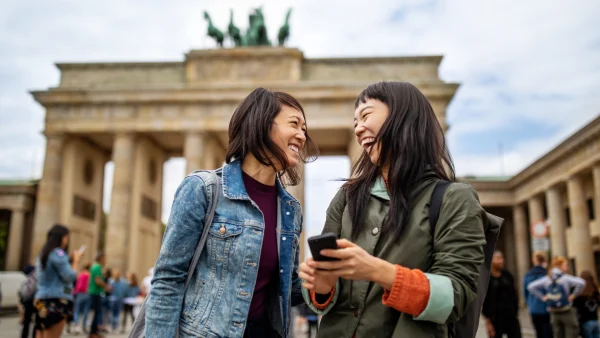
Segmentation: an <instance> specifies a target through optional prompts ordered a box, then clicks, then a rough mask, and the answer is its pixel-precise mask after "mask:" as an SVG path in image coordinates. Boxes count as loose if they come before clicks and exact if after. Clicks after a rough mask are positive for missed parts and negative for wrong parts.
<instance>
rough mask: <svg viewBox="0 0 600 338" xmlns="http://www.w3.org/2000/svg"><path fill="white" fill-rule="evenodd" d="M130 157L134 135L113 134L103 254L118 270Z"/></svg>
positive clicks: (124, 241)
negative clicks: (111, 170)
mask: <svg viewBox="0 0 600 338" xmlns="http://www.w3.org/2000/svg"><path fill="white" fill-rule="evenodd" d="M134 157H135V135H133V134H132V133H122V134H117V135H116V137H115V143H114V146H113V163H114V166H115V169H114V176H113V186H112V196H111V200H110V213H109V215H108V222H107V226H106V258H107V264H108V266H111V267H114V268H118V269H120V270H121V271H125V270H124V269H125V267H126V264H125V263H126V259H127V247H128V242H129V235H130V234H129V230H130V226H131V224H130V223H131V208H132V205H131V199H132V181H133V180H132V178H133V166H134ZM143 174H147V173H143ZM144 176H145V175H144Z"/></svg>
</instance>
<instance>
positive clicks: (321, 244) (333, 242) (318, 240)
mask: <svg viewBox="0 0 600 338" xmlns="http://www.w3.org/2000/svg"><path fill="white" fill-rule="evenodd" d="M308 246H309V247H310V252H311V253H312V256H313V259H314V260H315V261H337V260H338V259H337V258H331V257H325V256H323V255H321V250H323V249H334V250H335V249H337V248H338V246H337V236H336V235H335V234H334V233H332V232H328V233H324V234H322V235H318V236H313V237H310V238H309V239H308Z"/></svg>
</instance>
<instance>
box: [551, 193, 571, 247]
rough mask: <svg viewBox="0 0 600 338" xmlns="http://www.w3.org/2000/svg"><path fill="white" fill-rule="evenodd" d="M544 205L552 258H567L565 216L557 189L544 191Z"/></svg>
mask: <svg viewBox="0 0 600 338" xmlns="http://www.w3.org/2000/svg"><path fill="white" fill-rule="evenodd" d="M546 204H547V205H548V216H549V218H550V241H551V244H550V248H551V250H552V255H553V256H563V257H567V240H566V236H567V234H566V230H567V216H566V214H565V211H564V209H563V203H562V196H561V193H560V191H559V189H558V187H556V186H553V187H550V189H548V190H546Z"/></svg>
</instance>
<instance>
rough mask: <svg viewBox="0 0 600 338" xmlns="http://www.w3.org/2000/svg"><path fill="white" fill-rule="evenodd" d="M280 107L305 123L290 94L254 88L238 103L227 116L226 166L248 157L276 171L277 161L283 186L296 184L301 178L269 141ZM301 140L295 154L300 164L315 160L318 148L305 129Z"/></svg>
mask: <svg viewBox="0 0 600 338" xmlns="http://www.w3.org/2000/svg"><path fill="white" fill-rule="evenodd" d="M282 106H288V107H291V108H294V109H296V110H297V111H299V112H300V113H302V116H303V117H304V119H305V120H306V115H305V114H304V109H303V108H302V105H301V104H300V102H298V100H296V99H295V98H294V97H293V96H291V95H290V94H287V93H284V92H276V91H271V90H268V89H265V88H256V89H254V90H253V91H252V92H251V93H250V94H249V95H248V96H247V97H246V98H245V99H244V101H242V103H240V105H239V106H238V107H237V108H236V110H235V112H234V113H233V116H232V117H231V120H230V122H229V146H228V147H227V154H226V155H225V161H226V162H227V163H230V162H231V161H233V160H235V159H243V158H244V157H246V155H248V154H252V155H253V156H254V157H255V158H256V159H257V160H258V162H260V163H261V164H263V165H266V166H269V167H271V168H273V169H274V170H276V165H275V164H276V162H279V163H280V164H281V166H282V167H283V170H282V172H281V173H278V176H279V177H280V178H282V177H283V176H284V175H285V178H286V179H285V181H286V182H285V183H286V185H297V184H298V183H300V179H301V178H300V175H299V174H298V169H297V168H290V167H288V165H287V157H286V155H285V153H284V152H283V151H282V150H281V149H279V147H278V146H277V145H276V144H275V143H274V142H273V141H272V140H271V136H270V131H271V128H273V121H274V120H275V117H277V115H278V114H279V112H280V111H281V108H282ZM305 137H306V141H305V142H304V148H303V149H302V152H301V154H299V155H300V160H301V161H302V162H304V163H308V162H312V161H314V160H315V159H316V157H317V156H318V154H319V149H318V148H317V146H316V144H315V143H314V142H313V141H312V139H311V138H310V136H308V128H307V130H306V132H305ZM273 159H274V160H273ZM276 171H277V170H276Z"/></svg>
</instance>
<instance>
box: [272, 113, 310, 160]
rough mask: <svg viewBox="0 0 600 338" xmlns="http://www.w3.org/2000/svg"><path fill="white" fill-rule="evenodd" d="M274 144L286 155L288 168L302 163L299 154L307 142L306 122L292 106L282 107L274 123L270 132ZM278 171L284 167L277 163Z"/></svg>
mask: <svg viewBox="0 0 600 338" xmlns="http://www.w3.org/2000/svg"><path fill="white" fill-rule="evenodd" d="M270 137H271V140H272V141H273V143H275V145H276V146H277V147H279V149H281V151H282V152H283V153H284V154H285V156H286V160H287V166H288V167H291V168H293V167H295V166H296V165H298V162H299V161H300V156H299V154H300V153H301V152H302V149H303V148H304V143H305V142H306V122H305V120H304V116H303V115H302V113H301V112H300V111H298V110H296V109H294V108H292V107H290V106H286V105H282V106H281V111H280V112H279V114H277V116H276V117H275V120H274V121H273V127H272V128H271V131H270ZM275 166H276V168H277V170H278V171H279V170H283V168H284V166H283V165H282V164H280V163H275Z"/></svg>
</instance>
